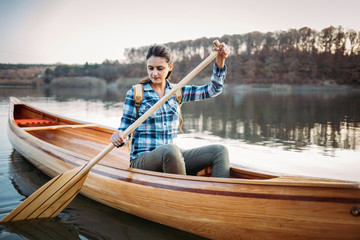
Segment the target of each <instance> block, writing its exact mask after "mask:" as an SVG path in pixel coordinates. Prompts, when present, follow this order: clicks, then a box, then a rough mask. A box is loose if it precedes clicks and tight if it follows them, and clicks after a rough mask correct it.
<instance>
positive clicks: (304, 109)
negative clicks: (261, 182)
mask: <svg viewBox="0 0 360 240" xmlns="http://www.w3.org/2000/svg"><path fill="white" fill-rule="evenodd" d="M126 91H127V89H114V88H108V89H45V88H39V89H31V88H26V89H21V88H0V123H1V125H0V140H1V144H0V191H1V192H2V194H1V195H0V218H3V217H4V216H6V215H7V214H8V213H9V212H10V211H11V210H12V209H14V208H15V207H16V206H18V204H19V203H20V202H21V201H23V200H24V199H25V198H26V197H27V196H29V195H30V194H31V193H32V192H34V191H35V190H37V189H38V188H39V187H41V186H42V185H43V184H44V183H46V182H47V181H48V180H49V178H48V177H47V176H45V175H44V174H42V173H41V172H40V171H38V170H37V169H36V168H34V167H33V166H32V165H31V164H29V163H28V162H27V161H26V159H24V158H23V157H22V156H21V155H20V154H19V153H17V152H16V151H15V150H14V149H13V148H12V146H11V144H10V142H9V140H8V138H7V134H6V126H7V118H8V107H9V97H10V96H15V97H18V98H20V99H21V100H23V101H25V102H27V103H30V104H31V105H34V106H37V107H39V108H42V109H44V110H46V111H48V112H54V113H57V114H60V115H64V116H67V117H71V118H75V119H79V120H86V121H89V122H94V123H99V124H102V125H107V126H110V127H113V128H116V127H118V125H119V121H120V117H121V114H122V106H123V100H124V97H125V94H126ZM182 114H183V119H184V125H183V130H184V132H185V133H184V134H182V135H179V138H178V140H177V144H178V145H180V146H181V147H184V148H191V147H197V146H202V145H207V144H211V143H220V144H224V145H226V146H227V147H228V149H229V153H230V160H231V162H232V163H234V164H238V165H241V166H245V167H247V168H253V169H258V170H261V171H265V172H272V173H278V174H291V175H303V176H313V177H323V178H335V179H343V180H352V181H359V182H360V175H359V174H358V171H359V169H360V91H349V90H343V89H342V90H341V89H340V90H336V91H335V90H331V91H330V90H324V89H311V90H309V89H301V88H297V89H288V88H286V89H280V90H274V89H271V88H255V89H254V88H248V87H239V86H238V87H227V89H226V90H225V91H224V93H223V94H222V95H220V96H218V97H217V98H214V99H209V100H206V101H202V102H194V103H187V104H183V106H182ZM0 231H1V234H0V239H202V238H201V237H198V236H195V235H192V234H189V233H186V232H182V231H178V230H176V229H173V228H169V227H166V226H163V225H160V224H156V223H153V222H150V221H147V220H144V219H141V218H138V217H135V216H132V215H129V214H126V213H124V212H121V211H117V210H114V209H112V208H109V207H106V206H104V205H101V204H99V203H96V202H94V201H92V200H90V199H87V198H85V197H83V196H81V195H78V196H77V197H76V198H75V199H74V200H73V202H72V203H71V204H70V205H69V206H68V207H67V208H66V209H65V210H64V211H63V212H62V213H61V214H60V215H59V216H58V217H56V218H54V219H48V220H41V221H31V222H26V223H16V224H11V225H0Z"/></svg>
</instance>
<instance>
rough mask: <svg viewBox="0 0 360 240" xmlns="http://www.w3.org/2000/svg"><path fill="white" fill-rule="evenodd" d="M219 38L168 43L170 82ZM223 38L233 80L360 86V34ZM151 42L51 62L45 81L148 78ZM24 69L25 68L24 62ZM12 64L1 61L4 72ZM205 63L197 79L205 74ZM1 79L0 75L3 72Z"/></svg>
mask: <svg viewBox="0 0 360 240" xmlns="http://www.w3.org/2000/svg"><path fill="white" fill-rule="evenodd" d="M215 39H216V38H206V37H203V38H199V39H195V40H187V41H179V42H170V43H167V44H165V45H166V46H168V47H169V48H170V49H171V50H172V53H173V55H174V60H175V61H174V71H173V75H172V80H173V81H174V82H177V81H180V80H181V79H182V78H183V77H185V76H186V74H187V73H189V72H190V71H191V70H192V69H193V68H195V67H196V66H197V65H198V64H199V63H200V62H201V61H202V60H203V59H204V58H206V57H207V56H208V55H209V54H210V52H211V51H212V48H213V46H212V42H213V41H214V40H215ZM217 39H219V40H220V41H221V42H225V43H227V44H229V45H230V47H231V55H230V56H229V57H228V58H227V60H226V65H227V67H228V76H227V83H230V84H297V85H300V84H325V83H329V82H330V83H332V84H339V85H344V84H345V85H353V86H358V85H360V32H356V31H354V30H351V29H349V30H345V29H344V28H343V27H341V26H339V27H333V26H330V27H328V28H324V29H322V30H321V31H316V30H313V29H311V28H308V27H303V28H301V29H289V30H287V31H277V32H267V33H261V32H250V33H246V34H235V35H224V36H222V37H220V38H217ZM148 47H149V46H143V47H139V48H129V49H125V52H124V57H125V59H124V60H123V61H122V62H119V61H118V60H115V61H111V60H105V61H104V62H102V63H101V64H89V63H86V64H84V65H66V64H59V65H56V66H47V67H46V69H45V71H44V73H43V75H42V76H43V79H44V80H45V82H46V83H49V82H50V81H51V80H52V79H54V78H57V77H78V76H91V77H97V78H101V79H105V80H106V82H108V83H110V82H114V81H116V80H117V79H122V78H142V77H145V76H146V67H145V54H146V50H147V48H148ZM22 67H24V66H22ZM6 68H8V69H9V68H11V65H6V64H0V72H2V71H3V70H4V69H6ZM211 71H212V68H211V67H207V68H206V69H205V70H204V71H202V72H201V73H200V74H199V75H198V77H201V78H206V77H209V76H210V74H211ZM0 78H1V75H0Z"/></svg>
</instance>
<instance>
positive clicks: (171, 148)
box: [162, 144, 186, 175]
mask: <svg viewBox="0 0 360 240" xmlns="http://www.w3.org/2000/svg"><path fill="white" fill-rule="evenodd" d="M162 148H163V171H164V172H166V173H177V174H184V175H185V174H186V170H185V162H184V157H183V156H182V154H181V151H180V149H179V148H178V147H177V146H176V145H173V144H167V145H164V146H162Z"/></svg>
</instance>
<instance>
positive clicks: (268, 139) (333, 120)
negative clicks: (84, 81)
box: [0, 85, 360, 151]
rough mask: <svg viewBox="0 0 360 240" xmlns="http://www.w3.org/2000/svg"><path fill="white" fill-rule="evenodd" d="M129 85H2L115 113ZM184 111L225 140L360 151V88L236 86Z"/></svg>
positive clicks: (5, 92) (189, 122)
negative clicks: (92, 104) (94, 104)
mask: <svg viewBox="0 0 360 240" xmlns="http://www.w3.org/2000/svg"><path fill="white" fill-rule="evenodd" d="M128 89H129V87H124V88H122V89H119V88H117V87H116V86H115V85H114V86H108V87H106V88H101V89H98V88H97V89H88V88H86V89H81V88H80V89H79V88H74V89H64V88H38V89H30V88H29V89H11V88H9V89H6V88H0V94H1V96H4V97H5V96H6V98H7V96H17V97H19V98H21V99H24V100H26V98H24V97H23V96H26V97H27V98H29V97H30V98H31V97H34V98H36V97H45V98H47V99H49V98H51V99H53V100H54V101H55V102H68V101H72V100H74V99H75V100H77V99H81V100H85V102H86V101H87V102H90V101H94V100H95V101H99V100H100V101H101V102H103V103H104V104H103V106H104V109H105V110H106V111H111V109H112V108H116V109H119V107H121V106H122V105H121V104H122V102H123V101H124V98H125V95H126V92H127V91H128ZM6 101H7V99H6ZM182 113H183V117H184V125H183V130H184V132H186V133H189V132H194V131H195V132H199V133H203V132H207V133H210V134H213V135H215V136H219V137H221V138H228V139H235V140H239V141H244V142H246V143H250V144H260V145H266V146H275V147H279V146H281V147H283V148H284V149H287V150H291V149H294V150H298V151H302V150H305V149H307V148H309V147H311V146H312V145H314V146H319V147H322V148H323V149H324V150H325V151H328V150H329V149H348V150H356V151H359V150H360V140H359V139H360V91H345V90H341V91H314V90H311V89H308V90H299V91H271V90H262V91H258V90H255V91H254V90H253V89H246V88H245V89H243V90H236V88H231V89H229V90H228V91H225V92H224V93H223V94H221V95H220V96H218V97H216V98H214V99H209V100H206V101H202V102H195V103H191V104H184V105H183V107H182ZM120 117H121V116H118V119H119V120H120ZM83 120H85V119H83ZM119 120H118V121H119ZM118 121H116V122H118ZM115 127H117V126H115Z"/></svg>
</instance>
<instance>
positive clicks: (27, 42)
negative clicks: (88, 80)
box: [0, 0, 360, 64]
mask: <svg viewBox="0 0 360 240" xmlns="http://www.w3.org/2000/svg"><path fill="white" fill-rule="evenodd" d="M359 9H360V1H359V0H341V1H339V0H300V1H292V0H251V1H249V0H246V1H243V0H221V1H214V0H181V1H174V0H166V1H164V0H126V1H125V0H0V63H25V64H57V63H63V64H85V63H86V62H88V63H102V62H103V61H104V60H106V59H108V60H111V61H114V60H119V61H122V60H123V59H124V49H125V48H131V47H140V46H148V45H152V44H165V43H168V42H178V41H182V40H194V39H197V38H201V37H219V38H220V37H221V36H223V35H225V34H229V35H231V34H244V33H248V32H252V31H260V32H268V31H287V30H288V29H291V28H295V29H299V28H301V27H304V26H306V27H310V28H312V29H315V30H317V31H321V30H322V29H324V28H326V27H329V26H334V27H338V26H342V27H343V28H344V29H345V30H347V29H353V30H355V31H360V15H359Z"/></svg>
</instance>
